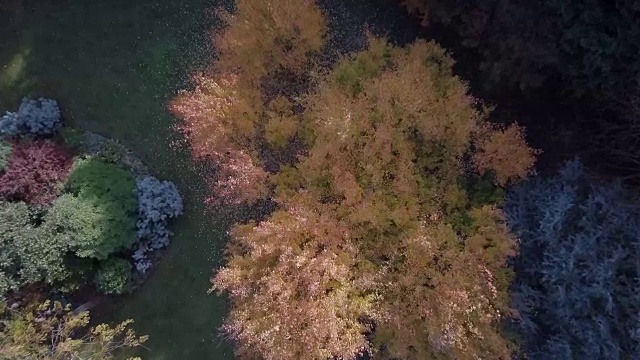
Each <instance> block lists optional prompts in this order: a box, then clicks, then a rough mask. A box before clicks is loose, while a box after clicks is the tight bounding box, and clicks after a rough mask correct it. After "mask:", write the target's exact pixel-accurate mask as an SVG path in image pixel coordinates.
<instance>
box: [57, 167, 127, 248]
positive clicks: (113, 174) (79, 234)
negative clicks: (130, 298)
mask: <svg viewBox="0 0 640 360" xmlns="http://www.w3.org/2000/svg"><path fill="white" fill-rule="evenodd" d="M68 187H69V190H70V192H71V193H70V194H65V195H63V196H61V197H59V198H58V199H56V200H55V201H54V202H53V206H52V208H51V210H50V211H49V213H48V214H47V216H46V218H45V222H47V223H49V224H50V225H53V226H55V228H56V229H57V232H58V233H59V234H60V235H61V236H65V237H66V238H67V240H68V243H69V244H70V246H71V248H72V250H73V251H74V252H75V254H76V255H77V256H79V257H82V258H95V259H99V260H104V259H106V258H108V257H109V255H111V254H113V253H115V252H118V251H120V250H122V249H127V248H130V247H131V246H132V245H133V243H134V241H135V238H136V219H137V212H136V209H137V200H136V192H135V189H136V183H135V179H134V177H133V175H132V174H131V172H129V171H127V170H125V169H123V168H121V167H118V166H117V165H114V164H108V163H105V162H104V161H101V160H98V159H95V158H89V159H84V160H80V161H78V162H77V163H76V164H75V165H74V167H73V170H72V173H71V175H70V176H69V180H68Z"/></svg>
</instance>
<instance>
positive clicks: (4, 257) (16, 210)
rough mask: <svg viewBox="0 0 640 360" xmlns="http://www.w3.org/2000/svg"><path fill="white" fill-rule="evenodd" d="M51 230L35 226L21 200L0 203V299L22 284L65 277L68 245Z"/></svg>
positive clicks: (52, 280) (51, 280) (55, 280)
mask: <svg viewBox="0 0 640 360" xmlns="http://www.w3.org/2000/svg"><path fill="white" fill-rule="evenodd" d="M54 230H55V229H54V228H52V227H49V226H40V227H35V226H34V225H33V224H32V222H31V219H30V213H29V209H28V208H27V205H26V204H25V203H22V202H17V203H8V202H2V203H0V298H2V296H3V295H4V294H5V293H6V292H7V291H9V290H16V289H18V288H19V287H21V286H23V285H25V284H30V283H35V282H40V281H44V282H47V283H50V284H51V283H54V282H59V281H63V280H65V279H67V278H68V276H69V275H70V271H69V269H68V268H67V267H66V265H65V255H66V253H67V251H68V244H67V243H66V242H65V239H64V238H62V237H59V236H56V234H55V233H54Z"/></svg>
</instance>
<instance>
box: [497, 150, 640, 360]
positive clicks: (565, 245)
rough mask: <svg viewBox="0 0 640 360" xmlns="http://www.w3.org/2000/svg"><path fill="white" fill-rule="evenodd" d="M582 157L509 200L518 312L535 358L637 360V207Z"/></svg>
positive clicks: (639, 282)
mask: <svg viewBox="0 0 640 360" xmlns="http://www.w3.org/2000/svg"><path fill="white" fill-rule="evenodd" d="M633 198H634V197H633V196H631V193H630V192H629V191H627V190H625V189H624V188H623V187H622V184H621V183H620V182H614V183H608V184H596V183H595V181H593V180H589V177H588V176H587V175H586V174H585V172H584V169H583V168H582V166H581V164H580V162H579V161H578V160H574V161H570V162H567V163H566V164H565V166H564V167H563V168H562V170H561V171H560V173H559V174H558V175H557V176H555V177H551V178H546V179H545V178H541V177H534V178H532V179H530V180H528V181H527V182H525V183H523V184H521V185H519V186H517V187H515V188H514V189H513V190H512V191H511V192H510V193H509V194H508V195H507V197H506V202H505V212H506V214H507V220H508V224H509V226H510V227H511V229H512V231H514V232H515V233H516V234H518V236H519V238H520V254H519V256H518V257H517V258H516V259H515V261H514V268H515V271H516V274H517V276H516V281H515V282H514V288H513V301H514V307H515V308H516V309H517V310H518V311H519V313H520V318H519V320H518V322H517V323H518V326H519V329H520V330H521V333H522V335H523V339H524V345H525V346H524V351H525V352H526V355H527V358H529V359H532V360H537V359H541V360H542V359H544V360H552V359H562V360H571V359H630V360H636V359H640V206H638V204H637V203H636V202H634V200H633Z"/></svg>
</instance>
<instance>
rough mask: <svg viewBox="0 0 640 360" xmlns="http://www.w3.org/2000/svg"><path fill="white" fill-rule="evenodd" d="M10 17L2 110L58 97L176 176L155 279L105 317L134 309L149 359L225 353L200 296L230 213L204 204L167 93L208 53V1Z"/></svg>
mask: <svg viewBox="0 0 640 360" xmlns="http://www.w3.org/2000/svg"><path fill="white" fill-rule="evenodd" d="M23 1H24V3H25V9H24V11H23V12H22V13H21V14H20V15H19V18H18V19H17V20H14V21H12V22H7V20H6V19H5V18H0V39H2V40H1V43H0V111H2V112H3V111H5V110H14V109H15V108H16V107H17V105H18V101H19V99H20V98H21V97H22V96H46V97H51V98H55V99H57V100H58V101H59V102H60V104H61V107H62V108H63V113H64V115H65V120H67V121H70V122H71V123H72V124H73V125H74V126H77V127H79V128H82V129H88V130H92V131H95V132H99V133H101V134H104V135H106V136H109V137H112V138H114V139H117V140H119V141H121V142H122V143H124V144H125V145H126V146H128V147H129V148H131V149H132V150H133V151H134V152H135V153H136V154H137V155H139V156H140V157H141V158H142V159H143V160H144V161H145V162H146V163H147V164H149V165H150V167H151V168H152V169H153V171H154V172H156V173H157V175H158V176H159V177H161V178H164V179H168V180H172V181H174V182H176V183H177V184H178V186H179V188H180V190H181V192H182V194H183V196H184V197H185V201H186V209H187V211H186V213H185V215H184V216H183V217H182V218H181V219H180V220H179V221H178V222H177V223H176V226H175V232H176V235H175V237H174V240H173V243H172V245H171V247H170V248H169V250H168V252H167V253H166V255H165V257H164V258H163V259H162V261H161V262H160V264H159V265H158V266H157V268H156V269H155V273H154V274H153V275H152V277H151V279H150V280H149V281H148V282H147V283H146V284H145V285H144V286H143V287H142V288H141V289H138V291H137V292H136V293H135V294H133V295H131V296H129V297H125V298H120V299H115V300H113V301H112V302H111V303H110V304H109V305H108V306H107V307H106V309H102V310H101V311H102V313H101V314H100V318H101V319H104V320H110V321H111V320H120V319H124V318H133V319H135V321H136V326H135V327H136V329H137V330H138V331H139V332H140V333H142V334H149V335H150V336H151V339H150V341H149V343H148V347H149V348H150V350H149V351H146V350H145V351H143V352H142V353H141V355H142V356H143V357H144V358H145V359H149V360H175V359H180V360H200V359H209V360H215V359H232V358H233V356H232V355H231V354H232V351H231V350H230V349H229V347H228V345H226V344H219V343H220V341H219V339H217V334H218V332H217V330H216V329H217V327H218V326H219V325H220V322H221V320H222V317H223V316H224V313H225V307H226V304H225V302H224V299H222V298H219V297H216V296H215V295H207V294H206V290H207V289H208V287H209V278H210V276H211V269H212V267H215V266H218V265H219V264H220V260H221V251H222V248H223V247H224V243H225V241H226V238H225V236H224V233H225V230H226V228H227V224H226V222H224V221H222V220H220V221H218V222H216V220H215V218H216V217H215V216H211V215H210V214H209V215H207V214H204V208H203V207H202V197H203V196H204V194H205V191H204V187H203V182H202V178H201V177H200V176H199V171H198V170H197V168H195V167H194V165H193V164H192V163H191V162H190V161H189V158H188V156H187V154H186V153H185V152H184V151H176V150H173V149H172V148H171V147H170V143H171V142H172V141H173V140H175V138H176V136H175V134H173V133H172V131H171V127H172V124H173V123H174V121H175V120H174V119H173V118H172V117H171V116H170V115H169V114H168V113H167V112H166V110H165V103H166V100H167V99H169V98H170V97H171V95H172V94H174V93H175V90H176V89H177V88H179V87H180V86H183V85H184V82H185V79H186V76H188V73H189V72H190V69H193V67H194V66H197V65H198V64H201V63H203V62H206V61H208V60H209V59H210V56H209V55H208V54H207V46H206V44H207V39H206V34H207V31H208V30H209V27H210V24H207V23H206V22H207V19H206V17H205V12H204V9H205V8H206V6H207V5H211V4H210V3H209V2H208V0H189V1H180V0H178V1H175V0H155V1H152V0H108V1H95V0H48V1H42V0H23Z"/></svg>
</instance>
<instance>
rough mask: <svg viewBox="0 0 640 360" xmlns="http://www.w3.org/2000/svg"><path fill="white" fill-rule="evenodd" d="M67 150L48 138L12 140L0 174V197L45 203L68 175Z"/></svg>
mask: <svg viewBox="0 0 640 360" xmlns="http://www.w3.org/2000/svg"><path fill="white" fill-rule="evenodd" d="M71 159H72V157H71V154H70V153H69V152H68V151H67V150H66V149H65V148H64V147H62V146H60V145H57V144H56V143H54V142H52V141H50V140H36V141H31V142H25V143H16V144H14V148H13V152H12V153H11V158H10V159H9V165H7V168H6V170H5V173H4V174H3V175H2V176H0V198H2V199H4V200H12V201H16V200H21V201H25V202H27V203H29V204H38V205H42V204H46V203H48V202H50V201H52V200H53V199H55V198H56V195H57V194H56V189H57V187H58V184H60V182H62V181H64V180H65V179H66V178H67V176H68V175H69V169H70V168H71Z"/></svg>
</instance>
